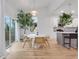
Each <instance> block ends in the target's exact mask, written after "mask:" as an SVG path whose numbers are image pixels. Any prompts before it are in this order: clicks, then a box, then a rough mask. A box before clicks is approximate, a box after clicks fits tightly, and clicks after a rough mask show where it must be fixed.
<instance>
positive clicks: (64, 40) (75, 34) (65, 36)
mask: <svg viewBox="0 0 79 59" xmlns="http://www.w3.org/2000/svg"><path fill="white" fill-rule="evenodd" d="M77 37H78V34H77V33H68V34H67V33H66V34H63V46H64V47H66V46H65V45H66V44H68V45H69V48H70V47H72V46H71V40H72V39H77V47H78V38H77ZM67 39H68V40H69V42H66V40H67Z"/></svg>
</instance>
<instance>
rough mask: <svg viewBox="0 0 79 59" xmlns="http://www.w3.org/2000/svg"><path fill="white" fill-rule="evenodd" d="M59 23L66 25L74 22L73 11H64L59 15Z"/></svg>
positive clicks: (59, 24)
mask: <svg viewBox="0 0 79 59" xmlns="http://www.w3.org/2000/svg"><path fill="white" fill-rule="evenodd" d="M59 18H60V19H59V23H58V26H61V27H63V26H65V25H69V24H71V23H72V14H71V13H63V14H62V15H61V16H59Z"/></svg>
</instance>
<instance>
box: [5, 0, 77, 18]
mask: <svg viewBox="0 0 79 59" xmlns="http://www.w3.org/2000/svg"><path fill="white" fill-rule="evenodd" d="M77 2H78V1H77V0H5V6H4V7H5V14H8V15H10V14H11V15H12V14H16V12H17V11H18V9H21V8H22V9H24V10H25V11H30V12H31V11H32V10H36V11H38V16H42V17H47V16H57V15H58V14H59V12H60V11H61V10H63V9H68V8H69V7H68V6H69V5H68V3H71V9H73V10H74V11H75V15H77V13H78V10H77V8H78V7H77V4H78V3H77Z"/></svg>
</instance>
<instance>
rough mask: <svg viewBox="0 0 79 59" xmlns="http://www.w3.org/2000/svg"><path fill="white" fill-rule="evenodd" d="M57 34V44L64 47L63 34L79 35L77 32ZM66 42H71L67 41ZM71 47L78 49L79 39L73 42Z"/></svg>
mask: <svg viewBox="0 0 79 59" xmlns="http://www.w3.org/2000/svg"><path fill="white" fill-rule="evenodd" d="M56 33H57V42H58V44H60V45H62V46H63V34H77V33H76V32H56ZM66 42H69V41H68V40H67V41H66ZM67 46H68V45H67ZM71 46H72V47H73V48H77V39H72V40H71Z"/></svg>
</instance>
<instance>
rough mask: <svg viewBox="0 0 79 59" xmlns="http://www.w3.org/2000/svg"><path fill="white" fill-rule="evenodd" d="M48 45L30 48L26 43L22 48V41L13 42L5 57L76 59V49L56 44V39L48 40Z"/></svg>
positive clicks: (14, 58)
mask: <svg viewBox="0 0 79 59" xmlns="http://www.w3.org/2000/svg"><path fill="white" fill-rule="evenodd" d="M49 43H50V47H47V48H40V49H36V48H35V49H34V48H30V47H29V45H28V43H26V46H25V48H22V45H23V42H15V43H14V44H13V45H12V47H11V48H9V49H8V52H9V54H8V56H7V58H6V59H77V50H76V49H73V48H71V49H67V48H64V47H62V46H60V45H58V44H56V41H54V40H49Z"/></svg>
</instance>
